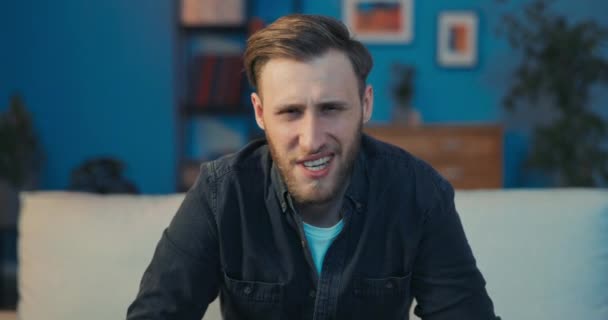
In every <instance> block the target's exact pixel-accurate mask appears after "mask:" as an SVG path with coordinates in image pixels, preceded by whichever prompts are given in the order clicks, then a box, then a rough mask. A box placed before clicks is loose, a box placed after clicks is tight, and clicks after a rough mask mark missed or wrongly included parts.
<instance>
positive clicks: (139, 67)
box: [0, 0, 176, 193]
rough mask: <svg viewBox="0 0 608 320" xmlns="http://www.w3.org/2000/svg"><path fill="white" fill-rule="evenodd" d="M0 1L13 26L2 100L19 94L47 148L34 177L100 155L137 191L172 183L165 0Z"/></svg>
mask: <svg viewBox="0 0 608 320" xmlns="http://www.w3.org/2000/svg"><path fill="white" fill-rule="evenodd" d="M1 3H2V4H0V21H5V19H8V21H10V22H8V23H9V24H10V28H11V29H8V30H11V31H9V32H7V35H5V38H3V39H2V40H1V43H2V50H0V52H5V54H6V51H5V50H8V51H9V53H8V54H7V55H8V57H2V59H1V60H0V70H2V72H0V74H2V76H0V79H1V80H0V84H1V89H0V105H1V106H2V108H3V109H4V108H5V107H6V105H7V104H8V100H9V95H10V94H12V93H13V92H16V91H18V92H20V93H21V94H22V95H23V97H24V98H25V102H26V104H27V106H28V107H29V109H30V110H31V112H32V114H33V116H34V120H35V125H36V127H37V129H38V132H39V135H40V138H41V140H42V144H43V146H44V149H45V153H46V161H45V167H44V171H43V176H42V177H41V178H42V187H43V188H46V189H61V188H65V187H67V185H68V181H69V180H68V179H69V174H70V172H71V170H72V169H73V168H74V167H75V166H77V165H79V164H80V163H82V161H83V160H85V159H88V158H90V157H96V156H100V155H108V156H112V157H116V158H119V159H122V160H123V161H124V162H125V163H126V165H127V172H126V174H127V176H128V177H129V178H131V179H133V180H134V181H135V182H136V184H137V185H138V186H139V187H140V189H141V190H142V191H143V192H148V193H165V192H171V191H173V190H174V185H175V171H176V170H175V161H176V160H175V147H174V134H175V133H174V132H175V121H174V111H173V110H174V109H173V108H174V88H173V80H174V79H173V61H174V59H173V50H174V43H173V39H174V38H173V28H172V26H173V25H174V19H173V16H172V12H173V8H172V3H173V2H172V1H171V0H164V1H122V0H104V1H81V0H64V1H50V2H47V1H37V2H36V3H35V4H33V3H32V2H30V1H2V2H1ZM5 23H7V22H6V21H5ZM2 30H6V29H5V28H2ZM6 69H8V70H9V73H4V72H3V71H4V70H6Z"/></svg>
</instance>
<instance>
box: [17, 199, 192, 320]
mask: <svg viewBox="0 0 608 320" xmlns="http://www.w3.org/2000/svg"><path fill="white" fill-rule="evenodd" d="M22 199H23V210H22V212H21V217H20V222H19V232H20V235H19V261H20V269H19V276H18V279H19V280H18V281H19V290H20V301H19V305H18V312H19V316H20V318H21V319H24V320H30V319H32V320H33V319H48V320H71V319H91V320H94V319H99V320H102V319H104V320H105V319H124V318H125V315H126V310H127V307H128V305H129V304H130V302H131V301H132V300H133V299H134V297H135V295H136V293H137V290H138V286H139V281H140V279H141V276H142V273H143V271H144V269H145V268H146V266H147V264H148V263H149V262H150V259H151V257H152V254H153V251H154V248H155V246H156V243H157V242H158V240H159V239H160V236H161V232H162V230H163V229H164V228H165V227H166V226H167V225H168V223H169V221H170V219H171V217H172V216H173V215H174V214H175V211H176V209H177V207H178V206H179V204H180V203H181V201H182V199H183V195H181V194H180V195H170V196H99V195H91V194H83V193H62V192H46V193H44V192H43V193H25V194H24V195H23V196H22Z"/></svg>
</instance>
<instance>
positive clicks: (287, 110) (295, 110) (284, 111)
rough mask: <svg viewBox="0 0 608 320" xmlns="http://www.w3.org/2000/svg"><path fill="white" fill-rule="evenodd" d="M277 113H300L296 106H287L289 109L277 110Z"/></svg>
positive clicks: (293, 114) (290, 114) (289, 114)
mask: <svg viewBox="0 0 608 320" xmlns="http://www.w3.org/2000/svg"><path fill="white" fill-rule="evenodd" d="M279 114H280V115H287V116H295V115H298V114H300V110H299V109H297V108H289V109H284V110H281V111H280V112H279Z"/></svg>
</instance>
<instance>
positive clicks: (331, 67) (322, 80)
mask: <svg viewBox="0 0 608 320" xmlns="http://www.w3.org/2000/svg"><path fill="white" fill-rule="evenodd" d="M260 71H261V72H260V79H259V83H258V84H259V88H258V89H260V91H268V90H270V91H272V95H273V96H276V97H279V96H281V97H285V99H289V98H295V97H298V96H301V95H303V94H305V95H310V94H313V95H314V96H315V97H316V99H329V100H334V99H336V98H344V97H343V94H347V95H350V94H353V93H356V91H357V84H358V82H357V78H356V76H355V73H354V70H353V68H352V65H351V63H350V60H349V59H348V57H347V56H346V55H345V54H343V53H341V52H339V51H333V52H327V53H325V54H323V55H321V56H319V57H315V58H314V59H310V60H306V61H301V60H295V59H290V58H274V59H271V60H269V61H268V62H267V63H266V64H265V65H264V67H263V68H262V69H261V70H260ZM351 91H352V92H351ZM268 93H270V92H268ZM268 93H267V94H268ZM335 95H338V97H332V96H335Z"/></svg>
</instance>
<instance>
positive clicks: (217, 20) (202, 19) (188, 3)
mask: <svg viewBox="0 0 608 320" xmlns="http://www.w3.org/2000/svg"><path fill="white" fill-rule="evenodd" d="M180 15H181V17H180V18H181V23H182V25H184V26H218V25H239V24H243V23H245V0H181V12H180Z"/></svg>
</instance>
